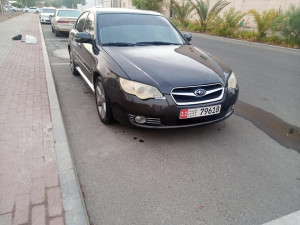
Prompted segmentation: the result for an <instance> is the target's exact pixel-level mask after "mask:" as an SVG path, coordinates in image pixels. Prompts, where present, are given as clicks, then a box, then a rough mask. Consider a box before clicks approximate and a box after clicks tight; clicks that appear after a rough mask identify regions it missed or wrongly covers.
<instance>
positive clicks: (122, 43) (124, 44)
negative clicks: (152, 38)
mask: <svg viewBox="0 0 300 225" xmlns="http://www.w3.org/2000/svg"><path fill="white" fill-rule="evenodd" d="M102 46H121V47H122V46H135V44H134V43H126V42H111V43H104V44H102Z"/></svg>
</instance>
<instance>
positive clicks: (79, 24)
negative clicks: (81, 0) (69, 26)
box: [76, 12, 88, 32]
mask: <svg viewBox="0 0 300 225" xmlns="http://www.w3.org/2000/svg"><path fill="white" fill-rule="evenodd" d="M87 14H88V12H85V13H84V14H82V15H81V16H80V17H79V19H78V21H77V24H76V30H77V31H78V32H82V31H83V27H84V24H85V21H86V17H87Z"/></svg>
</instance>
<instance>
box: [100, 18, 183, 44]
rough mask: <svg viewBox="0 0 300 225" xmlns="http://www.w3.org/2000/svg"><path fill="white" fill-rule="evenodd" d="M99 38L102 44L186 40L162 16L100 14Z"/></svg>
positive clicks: (181, 41)
mask: <svg viewBox="0 0 300 225" xmlns="http://www.w3.org/2000/svg"><path fill="white" fill-rule="evenodd" d="M97 22H98V35H99V36H98V37H99V38H100V42H101V43H102V44H107V43H132V44H136V43H143V42H168V43H174V44H183V43H184V40H183V39H182V38H181V36H180V35H179V34H178V32H177V31H176V30H175V29H174V27H173V26H172V25H171V24H170V22H169V21H168V20H167V19H166V18H164V17H162V16H154V15H140V14H117V15H116V14H100V15H99V16H98V17H97Z"/></svg>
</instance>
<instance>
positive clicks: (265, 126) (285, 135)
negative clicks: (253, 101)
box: [234, 101, 300, 153]
mask: <svg viewBox="0 0 300 225" xmlns="http://www.w3.org/2000/svg"><path fill="white" fill-rule="evenodd" d="M234 114H236V115H237V116H240V117H243V118H245V119H247V120H249V121H250V122H251V123H253V124H254V125H255V126H256V127H258V128H259V129H260V130H262V131H263V132H265V133H266V134H267V135H269V136H270V137H271V138H272V139H274V140H275V141H277V142H278V143H279V144H281V145H283V146H285V147H287V148H291V149H294V150H296V151H297V152H299V153H300V128H299V127H296V126H294V125H291V124H289V123H286V122H284V121H283V120H281V119H279V118H278V117H276V116H275V115H273V114H272V113H269V112H266V111H264V110H262V109H260V108H257V107H255V106H252V105H249V104H247V103H245V102H241V101H238V102H237V103H236V108H235V111H234Z"/></svg>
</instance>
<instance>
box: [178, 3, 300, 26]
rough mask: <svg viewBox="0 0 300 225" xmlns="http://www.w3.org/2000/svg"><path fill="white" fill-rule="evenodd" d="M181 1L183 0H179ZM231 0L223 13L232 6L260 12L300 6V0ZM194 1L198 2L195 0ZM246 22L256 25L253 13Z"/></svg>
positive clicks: (194, 17) (246, 17)
mask: <svg viewBox="0 0 300 225" xmlns="http://www.w3.org/2000/svg"><path fill="white" fill-rule="evenodd" d="M177 1H178V2H180V1H181V0H177ZM216 1H217V0H210V7H211V6H213V5H214V4H215V2H216ZM227 1H228V2H230V4H229V5H228V6H226V7H225V8H224V9H223V11H222V12H221V15H222V13H224V12H226V11H227V10H229V9H230V8H231V7H232V8H235V9H236V10H240V11H242V12H248V11H249V10H250V9H256V10H258V11H259V12H263V11H267V10H270V9H275V10H279V9H282V10H283V11H285V10H287V9H288V8H289V7H290V6H291V5H295V6H296V7H300V0H227ZM193 2H196V1H195V0H193ZM192 18H193V19H196V18H197V16H193V17H192ZM244 19H245V22H246V24H247V25H248V26H250V27H254V26H255V25H254V21H253V17H252V16H251V15H246V16H245V17H244Z"/></svg>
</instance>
